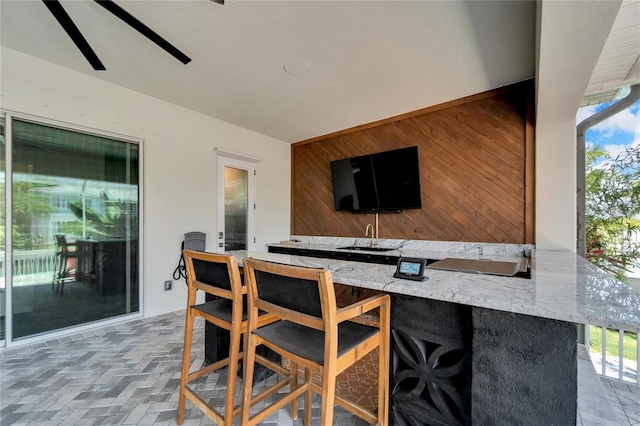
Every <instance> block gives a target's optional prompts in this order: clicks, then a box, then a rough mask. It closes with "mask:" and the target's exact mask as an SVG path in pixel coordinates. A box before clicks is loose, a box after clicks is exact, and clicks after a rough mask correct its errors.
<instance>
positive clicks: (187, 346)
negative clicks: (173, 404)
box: [177, 307, 193, 425]
mask: <svg viewBox="0 0 640 426" xmlns="http://www.w3.org/2000/svg"><path fill="white" fill-rule="evenodd" d="M192 340H193V314H192V312H191V307H188V308H187V315H186V321H185V326H184V346H183V348H182V373H181V374H180V391H179V396H178V419H177V423H178V425H181V424H182V422H184V410H185V405H186V403H187V397H186V395H185V394H184V389H185V387H186V386H187V383H188V382H189V364H190V362H189V361H190V359H191V343H192Z"/></svg>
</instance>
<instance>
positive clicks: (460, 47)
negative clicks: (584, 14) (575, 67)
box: [0, 0, 640, 142]
mask: <svg viewBox="0 0 640 426" xmlns="http://www.w3.org/2000/svg"><path fill="white" fill-rule="evenodd" d="M116 3H117V4H119V5H120V6H121V7H123V8H124V9H126V10H127V11H128V12H130V13H131V14H132V15H134V16H135V17H136V18H138V19H139V20H141V21H142V22H144V23H145V24H146V25H148V26H149V27H150V28H152V29H153V30H155V31H156V32H158V33H159V34H160V35H161V36H162V37H164V38H165V39H167V40H168V41H169V42H171V43H172V44H173V45H175V46H176V47H177V48H178V49H180V50H182V51H183V52H184V53H185V54H187V55H188V56H189V57H191V59H192V61H191V62H190V63H189V64H187V65H183V64H181V63H180V62H178V61H177V60H176V59H174V58H173V57H171V56H170V55H169V54H167V53H166V52H164V51H163V50H161V49H160V48H159V47H157V46H156V45H155V44H153V43H152V42H150V41H149V40H147V39H146V38H144V37H143V36H142V35H140V34H139V33H137V32H136V31H135V30H133V29H131V28H130V27H128V26H127V25H126V24H124V23H123V22H121V21H120V20H119V19H118V18H116V17H115V16H113V15H111V14H110V13H109V12H108V11H106V10H105V9H103V8H102V7H100V6H99V5H98V4H96V3H94V2H93V1H89V0H73V1H70V0H63V1H62V5H63V6H64V8H65V10H66V11H67V12H68V14H69V15H70V16H71V18H72V19H73V21H74V22H75V23H76V25H77V26H78V27H79V29H80V31H81V32H82V34H83V35H84V36H85V38H86V39H87V41H88V42H89V44H90V45H91V47H92V48H93V49H94V51H95V52H96V54H97V55H98V57H99V58H100V60H101V61H102V62H103V63H104V65H105V66H106V68H107V70H106V71H94V70H93V69H92V68H91V66H90V65H89V63H88V62H87V61H86V60H85V58H84V57H83V56H82V54H81V53H80V52H79V50H78V49H77V48H76V46H75V45H74V44H73V43H72V41H71V40H70V38H69V37H68V36H67V34H66V33H65V32H64V31H63V30H62V28H61V27H60V25H59V24H58V22H57V21H56V20H55V19H54V18H53V16H52V15H51V13H50V12H49V11H48V9H47V8H46V7H45V6H44V4H43V3H42V2H41V1H36V0H31V1H25V0H22V1H14V0H2V1H1V3H0V23H1V24H2V25H1V26H2V28H1V32H0V37H1V38H0V42H1V44H2V45H3V46H5V47H8V48H10V49H14V50H17V51H20V52H23V53H26V54H29V55H32V56H35V57H38V58H41V59H44V60H46V61H49V62H52V63H55V64H58V65H61V66H63V67H66V68H70V69H73V70H76V71H79V72H82V73H85V74H89V75H92V76H95V77H97V78H100V79H103V80H106V81H110V82H113V83H115V84H117V85H120V86H124V87H127V88H130V89H132V90H135V91H138V92H141V93H145V94H148V95H150V96H154V97H156V98H159V99H163V100H166V101H168V102H171V103H174V104H177V105H181V106H183V107H185V108H189V109H192V110H195V111H199V112H201V113H203V114H207V115H210V116H213V117H216V118H219V119H221V120H225V121H228V122H231V123H234V124H236V125H239V126H242V127H245V128H248V129H251V130H254V131H256V132H259V133H263V134H266V135H269V136H272V137H274V138H277V139H280V140H283V141H286V142H297V141H300V140H304V139H307V138H311V137H315V136H319V135H324V134H327V133H331V132H335V131H338V130H342V129H345V128H349V127H353V126H356V125H360V124H364V123H369V122H372V121H376V120H380V119H383V118H387V117H390V116H394V115H398V114H402V113H405V112H409V111H413V110H417V109H420V108H424V107H427V106H430V105H435V104H438V103H442V102H446V101H449V100H452V99H457V98H461V97H464V96H468V95H472V94H475V93H480V92H483V91H487V90H491V89H494V88H498V87H501V86H504V85H508V84H512V83H515V82H518V81H521V80H525V79H529V78H532V77H534V76H535V73H536V51H535V49H536V2H535V1H513V2H510V1H479V0H475V1H410V2H401V1H326V0H323V1H238V0H227V1H226V4H225V5H220V4H217V3H214V2H212V1H209V0H177V1H144V0H137V1H125V0H116ZM639 4H640V3H639V2H638V1H629V2H625V3H624V6H627V7H623V8H622V9H621V10H623V9H627V11H628V12H629V13H628V14H627V16H626V18H625V19H626V20H627V24H624V23H622V24H620V28H619V32H614V33H612V34H614V35H615V36H616V37H615V40H617V42H619V43H623V40H626V42H625V43H626V44H625V46H627V47H625V48H624V49H629V52H631V51H632V50H633V49H634V48H635V49H636V50H635V52H636V53H635V54H636V63H635V68H634V70H633V71H632V70H628V71H629V72H627V74H628V76H627V80H628V77H629V75H630V76H631V77H632V78H634V79H637V77H638V76H637V74H638V64H637V55H638V45H637V42H638V38H637V37H636V40H635V42H636V44H635V45H634V43H633V38H634V34H636V35H637V31H638V28H639V27H638V22H639V21H640V17H639V16H640V14H637V15H636V14H635V13H634V11H635V10H636V9H637V8H638V7H640V6H639ZM629 22H631V23H630V24H629ZM629 27H630V28H631V29H629ZM614 28H615V26H614ZM634 31H635V32H634ZM611 43H612V44H611V55H608V56H607V55H604V54H603V58H602V61H605V60H607V61H610V63H612V64H617V62H615V61H616V60H617V59H616V58H618V56H617V55H616V50H619V49H620V47H616V46H618V45H616V44H615V41H613V37H612V41H611ZM607 46H609V44H607ZM628 46H632V47H628ZM633 46H635V47H633ZM625 52H627V50H625ZM629 55H631V53H625V63H628V62H629V61H630V56H629ZM285 64H287V65H286V68H287V70H289V71H290V72H293V74H300V75H291V74H289V73H287V72H286V71H285ZM603 64H604V62H603ZM599 66H600V64H599ZM625 66H626V65H625ZM632 66H633V65H632ZM307 68H308V69H307ZM614 71H615V72H616V73H618V74H616V75H615V76H614V77H612V74H613V72H614ZM622 74H624V70H622V71H620V68H619V67H618V66H615V65H611V66H605V65H603V68H596V72H595V73H594V76H593V80H592V83H591V84H590V86H589V87H592V85H596V86H593V87H597V90H600V89H603V88H607V89H609V88H612V87H617V86H616V84H617V85H618V86H619V85H621V84H620V83H619V81H620V76H621V75H622ZM596 79H597V80H596ZM623 80H624V79H623ZM615 81H618V83H616V82H615ZM605 86H606V87H605Z"/></svg>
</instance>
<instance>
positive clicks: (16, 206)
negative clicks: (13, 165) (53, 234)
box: [0, 182, 52, 250]
mask: <svg viewBox="0 0 640 426" xmlns="http://www.w3.org/2000/svg"><path fill="white" fill-rule="evenodd" d="M45 186H46V185H43V184H38V183H32V182H14V184H13V194H12V195H13V248H14V249H16V250H32V249H34V248H37V247H36V244H35V242H34V240H33V238H32V235H31V234H32V230H31V223H32V220H33V218H34V217H44V218H46V217H49V215H50V214H51V211H52V207H51V205H50V204H49V200H48V199H47V197H45V196H43V195H41V194H40V193H38V191H36V189H37V188H41V187H45ZM4 191H5V184H4V183H1V184H0V194H4ZM4 206H5V204H4V197H1V200H0V209H2V212H4ZM46 243H47V244H50V242H49V241H47V242H46ZM4 244H5V226H4V220H3V221H2V226H1V227H0V246H1V247H4Z"/></svg>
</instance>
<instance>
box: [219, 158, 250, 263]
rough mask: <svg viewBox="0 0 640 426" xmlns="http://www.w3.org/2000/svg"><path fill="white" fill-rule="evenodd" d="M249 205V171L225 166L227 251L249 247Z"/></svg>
mask: <svg viewBox="0 0 640 426" xmlns="http://www.w3.org/2000/svg"><path fill="white" fill-rule="evenodd" d="M248 205H249V172H248V171H247V170H243V169H237V168H234V167H227V166H225V168H224V231H225V246H224V249H225V251H230V250H246V249H247V213H248V210H247V208H248Z"/></svg>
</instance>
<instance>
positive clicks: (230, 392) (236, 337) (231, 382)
mask: <svg viewBox="0 0 640 426" xmlns="http://www.w3.org/2000/svg"><path fill="white" fill-rule="evenodd" d="M236 328H237V329H236V330H231V331H230V334H231V343H230V345H229V365H228V366H227V374H228V375H227V398H226V401H225V410H224V425H225V426H231V424H232V422H233V411H234V409H235V395H236V383H237V378H238V362H239V361H240V339H241V337H242V336H241V335H240V329H239V327H236ZM245 352H246V351H245Z"/></svg>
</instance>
